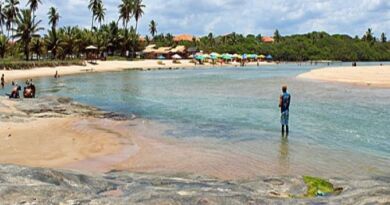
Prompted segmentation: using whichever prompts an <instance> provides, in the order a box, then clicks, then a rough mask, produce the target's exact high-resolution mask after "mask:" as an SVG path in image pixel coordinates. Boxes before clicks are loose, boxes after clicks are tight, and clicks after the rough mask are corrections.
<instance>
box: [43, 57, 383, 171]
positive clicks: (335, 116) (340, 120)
mask: <svg viewBox="0 0 390 205" xmlns="http://www.w3.org/2000/svg"><path fill="white" fill-rule="evenodd" d="M313 68H315V67H314V66H298V65H296V64H283V65H275V66H262V67H247V68H233V67H232V68H211V69H195V70H175V71H153V72H136V71H126V72H114V73H96V74H88V75H78V76H67V77H63V78H61V79H58V80H54V79H48V78H42V79H37V80H35V84H36V85H37V87H38V92H39V93H38V95H58V96H69V97H72V98H73V99H75V100H76V101H79V102H82V103H87V104H90V105H94V106H97V107H100V108H102V109H104V110H107V111H115V112H120V113H124V114H127V115H129V116H130V115H132V114H134V115H136V116H138V117H140V118H144V119H148V120H152V121H155V122H158V123H162V124H167V125H169V127H170V128H169V129H164V130H161V132H162V134H163V135H164V136H166V137H173V138H178V139H181V140H186V139H192V138H201V139H204V140H205V141H206V142H207V141H208V139H209V141H210V143H211V142H214V141H215V140H217V141H218V143H216V144H215V147H218V144H224V145H229V146H228V147H230V148H229V150H230V151H237V152H240V153H244V154H247V155H248V156H252V157H254V158H258V159H261V160H267V159H269V160H270V161H272V160H274V161H275V160H276V161H279V164H281V166H278V167H277V168H275V169H276V170H275V171H276V173H282V174H290V173H298V174H300V172H305V173H306V172H308V173H310V174H313V173H316V172H321V170H325V171H326V172H333V171H332V170H334V172H335V173H339V174H341V175H349V173H356V174H357V175H361V174H384V173H385V174H387V173H390V168H389V165H388V164H390V163H389V162H390V130H389V124H390V118H389V116H390V90H389V89H380V88H379V89H377V88H375V89H374V88H369V87H361V86H352V85H345V84H338V83H322V82H314V81H309V80H302V79H297V78H296V76H297V75H299V74H300V73H303V72H307V71H309V70H311V69H313ZM283 84H287V85H288V86H289V92H290V93H291V94H292V103H291V110H290V113H291V114H290V124H291V125H290V127H291V133H290V136H289V139H288V140H286V139H282V138H281V135H280V123H279V109H278V97H279V95H280V88H281V85H283ZM144 131H145V132H147V130H144ZM347 164H349V165H348V166H347ZM354 166H363V167H365V168H367V169H364V168H363V170H362V169H361V168H356V167H354ZM302 167H303V168H302ZM286 169H290V170H287V171H286ZM356 169H360V170H359V171H357V170H356ZM281 170H284V171H283V172H280V171H281ZM293 170H296V171H295V172H294V171H293ZM302 170H303V171H302ZM323 174H324V173H323ZM324 175H327V174H326V173H325V174H324ZM328 175H331V174H329V173H328Z"/></svg>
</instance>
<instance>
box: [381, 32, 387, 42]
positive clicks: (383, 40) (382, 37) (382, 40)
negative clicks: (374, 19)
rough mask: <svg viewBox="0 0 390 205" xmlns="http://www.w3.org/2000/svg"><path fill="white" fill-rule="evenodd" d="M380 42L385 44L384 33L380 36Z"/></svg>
mask: <svg viewBox="0 0 390 205" xmlns="http://www.w3.org/2000/svg"><path fill="white" fill-rule="evenodd" d="M381 42H382V43H386V42H387V38H386V34H385V33H382V34H381Z"/></svg>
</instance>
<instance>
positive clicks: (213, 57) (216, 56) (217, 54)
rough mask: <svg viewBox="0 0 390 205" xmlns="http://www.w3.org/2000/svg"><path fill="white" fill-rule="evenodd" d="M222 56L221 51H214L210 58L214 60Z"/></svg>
mask: <svg viewBox="0 0 390 205" xmlns="http://www.w3.org/2000/svg"><path fill="white" fill-rule="evenodd" d="M220 57H221V55H220V54H219V53H215V52H213V53H211V54H210V58H211V59H213V60H216V59H217V58H220Z"/></svg>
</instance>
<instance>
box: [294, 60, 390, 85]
mask: <svg viewBox="0 0 390 205" xmlns="http://www.w3.org/2000/svg"><path fill="white" fill-rule="evenodd" d="M298 78H305V79H311V80H321V81H328V82H341V83H350V84H356V85H365V86H372V87H387V88H388V87H390V66H389V65H384V66H361V67H333V68H323V69H317V70H312V71H310V72H308V73H304V74H301V75H299V76H298Z"/></svg>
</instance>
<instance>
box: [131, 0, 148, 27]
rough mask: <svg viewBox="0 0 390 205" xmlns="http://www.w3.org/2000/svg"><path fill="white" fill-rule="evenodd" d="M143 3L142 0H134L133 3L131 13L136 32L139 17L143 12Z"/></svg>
mask: <svg viewBox="0 0 390 205" xmlns="http://www.w3.org/2000/svg"><path fill="white" fill-rule="evenodd" d="M143 8H145V5H143V4H142V0H134V4H133V14H134V18H135V32H136V33H137V27H138V21H139V20H140V19H141V17H142V15H143V14H144V10H143Z"/></svg>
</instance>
